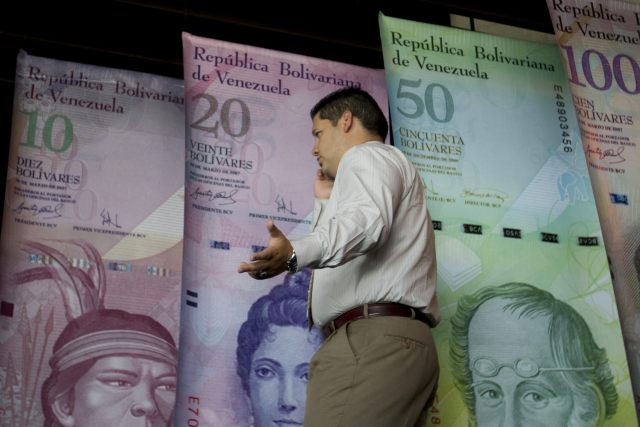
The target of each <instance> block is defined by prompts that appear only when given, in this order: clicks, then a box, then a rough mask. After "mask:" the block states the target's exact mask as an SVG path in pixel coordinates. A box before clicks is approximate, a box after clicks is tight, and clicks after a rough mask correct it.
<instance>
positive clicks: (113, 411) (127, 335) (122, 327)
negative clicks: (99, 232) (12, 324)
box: [15, 240, 178, 427]
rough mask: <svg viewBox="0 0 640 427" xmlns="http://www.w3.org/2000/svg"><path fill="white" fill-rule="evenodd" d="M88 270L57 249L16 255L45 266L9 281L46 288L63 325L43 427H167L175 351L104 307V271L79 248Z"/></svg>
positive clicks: (90, 250) (167, 339)
mask: <svg viewBox="0 0 640 427" xmlns="http://www.w3.org/2000/svg"><path fill="white" fill-rule="evenodd" d="M66 243H70V244H72V245H75V246H78V247H80V248H81V249H82V250H83V252H84V254H85V255H86V257H87V259H88V260H89V262H88V263H86V264H85V265H84V267H85V268H81V267H76V266H74V265H72V263H71V262H70V261H69V260H68V259H67V257H66V256H65V255H64V254H63V253H62V252H60V251H58V250H57V249H55V248H53V247H51V246H48V245H44V244H42V243H38V242H33V241H27V242H23V243H22V249H23V250H24V251H25V252H28V253H30V254H37V255H38V256H42V257H46V258H47V259H48V260H49V261H48V263H46V264H44V265H39V266H37V267H33V268H30V269H27V270H24V271H22V272H19V273H17V274H16V275H15V281H16V283H17V284H19V285H20V284H25V283H29V282H33V281H36V280H51V281H53V282H54V283H55V285H56V287H57V289H58V290H59V292H60V294H61V296H62V300H63V303H64V308H65V315H66V318H67V320H68V323H67V324H66V326H65V327H64V329H63V330H62V332H61V333H60V335H59V336H58V337H57V339H56V341H55V343H54V345H53V354H52V355H51V356H50V358H49V365H50V367H51V372H50V374H49V376H48V377H47V378H46V380H45V381H44V382H43V384H42V388H41V392H40V396H41V402H42V412H43V415H44V424H43V425H44V426H45V427H52V426H56V427H58V426H65V427H71V426H92V427H94V426H97V427H100V426H105V427H106V426H109V427H114V426H137V425H140V426H170V425H173V411H174V405H175V395H176V367H177V355H178V352H177V348H176V345H175V342H174V339H173V337H172V335H171V333H170V332H169V331H168V330H167V329H166V328H165V327H164V326H163V325H161V324H160V323H159V322H157V321H156V320H154V319H153V318H151V317H149V316H147V315H143V314H134V313H129V312H127V311H124V310H114V309H108V308H105V307H104V297H105V291H106V271H105V269H104V265H103V262H102V258H101V256H100V254H99V253H98V251H97V250H96V249H95V248H94V247H93V246H92V245H90V244H89V243H87V242H84V241H77V240H73V241H69V242H66Z"/></svg>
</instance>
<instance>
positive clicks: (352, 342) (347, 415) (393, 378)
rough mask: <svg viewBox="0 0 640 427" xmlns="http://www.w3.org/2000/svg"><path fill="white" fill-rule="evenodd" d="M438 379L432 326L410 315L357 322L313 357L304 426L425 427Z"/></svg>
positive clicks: (371, 318) (323, 346) (341, 330)
mask: <svg viewBox="0 0 640 427" xmlns="http://www.w3.org/2000/svg"><path fill="white" fill-rule="evenodd" d="M438 375H439V366H438V356H437V354H436V348H435V345H434V342H433V336H432V335H431V329H430V328H429V326H427V325H425V324H424V323H422V322H420V321H418V320H411V319H409V318H405V317H391V316H384V317H370V318H367V319H360V320H356V321H354V322H351V323H349V324H347V325H345V326H343V327H341V328H340V329H338V330H337V331H335V332H334V333H333V334H332V335H330V336H329V337H328V338H327V339H326V341H325V342H324V343H323V345H322V346H321V347H320V349H319V350H318V352H317V353H316V354H315V355H314V356H313V358H312V359H311V363H310V367H309V383H308V384H307V401H306V411H305V418H304V427H358V426H367V427H415V426H422V425H424V423H425V420H426V416H427V409H428V404H430V400H431V399H432V398H433V396H434V393H435V389H436V386H437V382H438Z"/></svg>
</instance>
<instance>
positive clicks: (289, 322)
mask: <svg viewBox="0 0 640 427" xmlns="http://www.w3.org/2000/svg"><path fill="white" fill-rule="evenodd" d="M309 279H310V272H309V270H303V271H301V272H299V273H296V274H294V275H287V276H286V278H285V281H284V283H282V284H280V285H276V286H274V287H273V288H272V289H271V291H270V292H269V294H267V295H264V296H262V297H260V298H259V299H257V300H256V301H255V302H254V303H253V304H252V305H251V308H250V309H249V312H248V316H247V320H246V321H245V322H244V323H243V324H242V326H241V327H240V331H239V333H238V347H237V349H236V357H237V373H238V375H239V377H240V380H241V383H242V387H243V389H244V391H245V392H246V394H247V397H248V399H249V402H250V406H251V410H252V413H253V426H254V427H267V426H273V425H287V426H289V425H291V426H293V425H302V423H303V420H304V410H305V401H306V386H307V380H308V371H309V360H310V359H311V357H312V356H313V354H314V353H315V351H316V350H317V349H318V347H319V346H320V344H321V343H322V337H321V335H320V333H319V332H318V331H317V330H316V329H312V330H311V331H309V330H308V328H307V290H308V288H309Z"/></svg>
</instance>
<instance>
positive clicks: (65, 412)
mask: <svg viewBox="0 0 640 427" xmlns="http://www.w3.org/2000/svg"><path fill="white" fill-rule="evenodd" d="M51 409H52V410H53V413H54V415H55V416H56V418H57V419H58V422H59V423H60V424H62V425H63V426H64V427H73V426H75V425H76V421H75V419H74V418H73V402H71V393H65V394H63V395H61V396H58V397H56V399H55V400H54V402H53V403H52V404H51Z"/></svg>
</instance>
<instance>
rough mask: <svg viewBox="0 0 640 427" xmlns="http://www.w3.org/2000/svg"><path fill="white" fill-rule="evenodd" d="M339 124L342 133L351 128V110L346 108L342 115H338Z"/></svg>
mask: <svg viewBox="0 0 640 427" xmlns="http://www.w3.org/2000/svg"><path fill="white" fill-rule="evenodd" d="M340 126H341V128H342V131H343V132H344V133H347V132H349V131H350V130H351V128H352V127H353V114H352V113H351V111H348V110H347V111H345V112H344V113H342V116H341V117H340Z"/></svg>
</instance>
